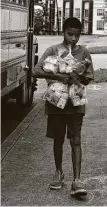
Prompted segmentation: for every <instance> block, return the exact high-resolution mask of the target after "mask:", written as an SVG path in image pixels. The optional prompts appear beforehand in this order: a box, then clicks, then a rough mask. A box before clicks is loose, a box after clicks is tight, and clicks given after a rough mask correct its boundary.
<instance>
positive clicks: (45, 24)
mask: <svg viewBox="0 0 107 207" xmlns="http://www.w3.org/2000/svg"><path fill="white" fill-rule="evenodd" d="M40 6H41V7H42V9H39V8H38V9H35V10H34V31H35V33H36V34H37V35H38V34H40V32H41V31H42V32H43V31H44V33H45V31H48V30H49V20H48V19H47V18H46V17H47V15H48V13H47V9H46V5H45V4H44V3H41V4H40Z"/></svg>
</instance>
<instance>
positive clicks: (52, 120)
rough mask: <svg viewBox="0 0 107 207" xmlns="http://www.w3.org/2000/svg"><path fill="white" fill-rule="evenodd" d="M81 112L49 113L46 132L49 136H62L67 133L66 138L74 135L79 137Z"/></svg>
mask: <svg viewBox="0 0 107 207" xmlns="http://www.w3.org/2000/svg"><path fill="white" fill-rule="evenodd" d="M83 116H84V114H82V113H74V114H49V115H48V118H47V133H46V136H47V137H49V138H53V139H56V138H58V137H59V138H64V137H65V134H67V138H68V139H72V138H73V139H74V138H75V137H78V138H81V127H82V123H83Z"/></svg>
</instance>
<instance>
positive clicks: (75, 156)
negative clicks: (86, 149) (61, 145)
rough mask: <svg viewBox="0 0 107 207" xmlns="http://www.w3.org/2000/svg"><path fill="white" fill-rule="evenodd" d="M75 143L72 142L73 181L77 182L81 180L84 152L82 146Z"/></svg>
mask: <svg viewBox="0 0 107 207" xmlns="http://www.w3.org/2000/svg"><path fill="white" fill-rule="evenodd" d="M75 141H76V140H75ZM75 141H74V140H70V143H71V147H72V163H73V179H74V180H77V179H80V172H81V157H82V151H81V145H80V144H77V143H75Z"/></svg>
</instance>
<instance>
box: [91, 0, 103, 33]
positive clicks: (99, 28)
mask: <svg viewBox="0 0 107 207" xmlns="http://www.w3.org/2000/svg"><path fill="white" fill-rule="evenodd" d="M104 10H105V5H104V0H94V2H93V28H92V29H93V30H92V33H93V34H104V28H103V23H104V20H103V19H102V17H103V15H104V14H103V11H104ZM101 13H102V14H101Z"/></svg>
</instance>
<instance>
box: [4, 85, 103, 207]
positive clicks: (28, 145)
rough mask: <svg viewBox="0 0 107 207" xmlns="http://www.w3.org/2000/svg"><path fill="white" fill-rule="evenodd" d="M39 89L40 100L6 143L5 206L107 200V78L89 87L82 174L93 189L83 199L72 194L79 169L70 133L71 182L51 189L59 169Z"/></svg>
mask: <svg viewBox="0 0 107 207" xmlns="http://www.w3.org/2000/svg"><path fill="white" fill-rule="evenodd" d="M41 87H42V86H41ZM39 92H40V91H37V92H36V94H35V96H36V97H37V98H38V103H37V104H36V106H35V107H34V108H33V110H32V111H31V112H30V113H29V114H28V116H27V117H26V118H25V119H24V120H23V122H21V124H20V125H19V126H18V127H17V128H16V130H15V131H14V132H13V133H12V134H11V135H10V136H9V137H8V138H7V140H5V142H4V143H3V145H2V147H1V150H2V164H1V169H2V175H1V206H106V205H107V83H100V84H90V85H89V86H88V87H87V97H88V104H87V106H86V116H85V117H84V123H83V128H82V157H83V158H82V171H81V180H82V181H83V182H84V183H85V184H86V188H87V191H88V195H87V196H86V197H85V198H84V199H83V198H81V199H78V200H77V199H75V198H73V197H70V188H71V182H72V177H73V175H72V163H71V149H70V145H69V141H68V140H67V139H65V144H64V156H63V171H64V173H65V184H64V186H63V188H62V189H61V190H59V191H56V190H50V189H49V183H50V181H51V179H52V176H53V173H54V170H55V167H54V160H53V146H52V145H53V140H51V139H48V138H46V137H45V132H46V119H47V116H46V115H44V101H42V100H41V94H42V93H41V94H40V93H39Z"/></svg>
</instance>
